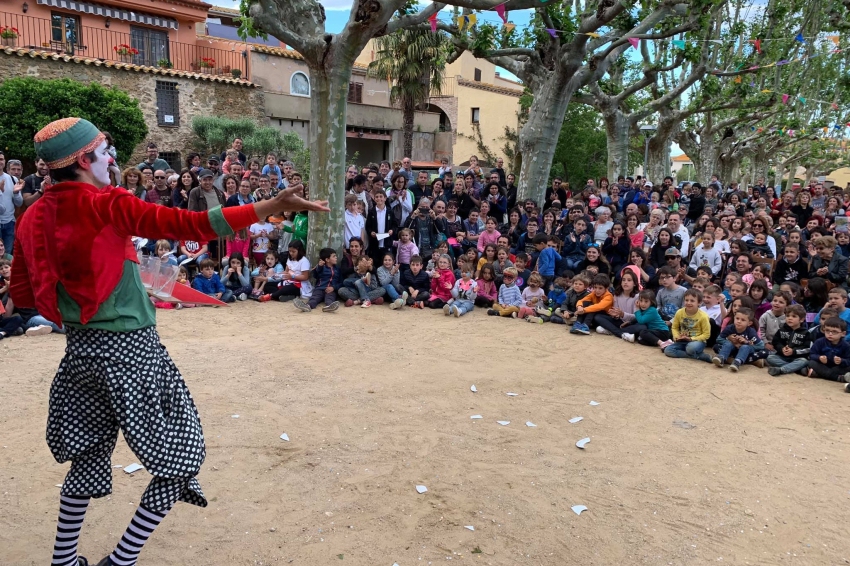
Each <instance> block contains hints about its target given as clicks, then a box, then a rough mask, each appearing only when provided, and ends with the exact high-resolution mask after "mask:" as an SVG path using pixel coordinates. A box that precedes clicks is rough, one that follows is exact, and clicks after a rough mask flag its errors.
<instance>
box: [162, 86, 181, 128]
mask: <svg viewBox="0 0 850 566" xmlns="http://www.w3.org/2000/svg"><path fill="white" fill-rule="evenodd" d="M178 95H179V92H178V90H177V83H173V82H169V81H156V123H157V125H158V126H166V127H175V128H176V127H177V126H179V125H180V104H179V101H178Z"/></svg>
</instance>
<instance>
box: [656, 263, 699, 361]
mask: <svg viewBox="0 0 850 566" xmlns="http://www.w3.org/2000/svg"><path fill="white" fill-rule="evenodd" d="M662 269H664V268H662ZM682 302H683V304H684V306H683V307H682V308H681V309H679V310H678V311H676V315H675V316H674V317H673V321H672V324H671V325H670V331H671V333H672V334H673V339H672V340H666V341H664V342H661V343H660V344H659V345H658V346H659V347H660V348H661V349H662V350H664V354H665V355H666V356H667V357H670V358H693V359H695V360H699V359H702V356H703V350H704V349H705V344H706V342H707V341H708V338H709V337H710V336H711V324H710V323H709V321H708V315H707V314H705V313H704V312H703V311H701V310H699V305H700V303H702V293H700V292H699V291H697V290H696V289H688V290H687V291H685V294H684V297H683V300H682Z"/></svg>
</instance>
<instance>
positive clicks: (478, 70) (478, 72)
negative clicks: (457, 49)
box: [475, 69, 481, 83]
mask: <svg viewBox="0 0 850 566" xmlns="http://www.w3.org/2000/svg"><path fill="white" fill-rule="evenodd" d="M475 80H476V81H478V82H479V83H480V82H481V69H475Z"/></svg>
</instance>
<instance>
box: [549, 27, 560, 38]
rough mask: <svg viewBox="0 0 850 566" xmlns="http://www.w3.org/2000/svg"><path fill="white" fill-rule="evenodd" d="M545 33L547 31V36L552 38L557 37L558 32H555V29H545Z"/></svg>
mask: <svg viewBox="0 0 850 566" xmlns="http://www.w3.org/2000/svg"><path fill="white" fill-rule="evenodd" d="M546 31H547V32H548V33H549V35H551V36H552V37H558V30H556V29H552V28H546Z"/></svg>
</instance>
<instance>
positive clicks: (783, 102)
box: [782, 94, 791, 104]
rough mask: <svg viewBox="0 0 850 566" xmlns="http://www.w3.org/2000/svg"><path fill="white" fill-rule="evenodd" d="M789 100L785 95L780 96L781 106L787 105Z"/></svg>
mask: <svg viewBox="0 0 850 566" xmlns="http://www.w3.org/2000/svg"><path fill="white" fill-rule="evenodd" d="M789 98H791V97H790V96H788V95H787V94H783V95H782V104H788V99H789Z"/></svg>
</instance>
